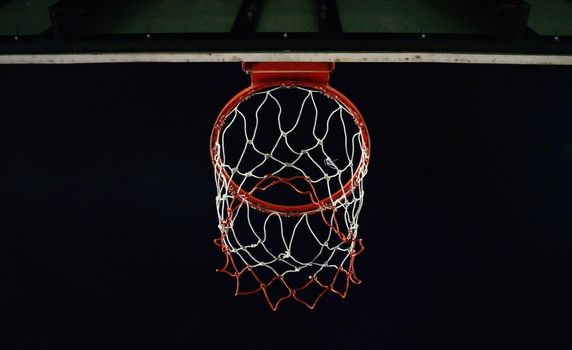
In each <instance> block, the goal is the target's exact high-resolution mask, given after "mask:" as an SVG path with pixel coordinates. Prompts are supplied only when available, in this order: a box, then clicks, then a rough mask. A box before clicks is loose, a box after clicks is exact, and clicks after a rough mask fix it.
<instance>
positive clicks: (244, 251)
mask: <svg viewBox="0 0 572 350" xmlns="http://www.w3.org/2000/svg"><path fill="white" fill-rule="evenodd" d="M333 68H334V64H333V63H278V62H274V63H270V62H265V63H243V69H244V70H245V71H246V72H247V73H248V74H250V75H251V86H250V87H248V88H246V89H245V90H243V91H241V92H240V93H238V94H237V95H236V96H235V97H233V98H232V99H231V100H230V101H229V102H228V103H227V104H226V106H224V108H223V109H222V111H221V112H220V114H219V116H218V118H217V120H216V122H215V125H214V127H213V132H212V135H211V159H212V162H213V166H214V171H215V181H216V185H217V197H216V204H217V212H218V218H219V229H220V232H221V235H220V237H219V238H217V239H216V240H215V244H216V245H217V246H219V247H220V248H221V249H222V252H223V253H224V254H225V257H226V264H225V265H224V267H223V268H221V269H220V270H218V271H221V272H224V273H226V274H228V275H230V276H232V277H233V278H235V279H236V294H237V295H242V294H253V293H258V292H261V293H263V294H264V296H265V297H266V300H267V302H268V304H269V305H270V307H271V308H272V309H273V310H276V309H277V308H278V306H279V305H280V303H281V302H282V301H284V300H286V299H290V298H291V299H294V300H296V301H299V302H300V303H302V304H304V305H305V306H307V307H309V308H311V309H313V308H314V307H315V305H316V303H317V302H318V301H319V300H320V298H321V297H322V296H323V295H324V294H325V293H327V292H328V291H330V292H333V293H335V294H337V295H339V296H341V297H342V298H343V297H345V296H346V294H347V291H348V288H349V285H350V282H351V283H355V284H359V283H360V280H359V279H358V278H357V277H356V275H355V271H354V260H355V257H356V256H357V255H359V254H360V253H361V252H362V250H363V246H362V242H361V239H358V238H357V233H358V217H359V213H360V211H361V207H362V203H363V198H364V190H363V180H364V177H365V175H366V173H367V167H368V162H369V157H370V143H369V136H368V132H367V128H366V125H365V122H364V120H363V118H362V116H361V114H360V112H359V111H358V109H357V108H356V107H355V106H354V105H353V103H352V102H351V101H350V100H349V99H348V98H347V97H345V96H344V95H342V94H341V93H340V92H338V91H337V90H335V89H333V88H332V87H330V86H329V74H330V72H331V71H332V70H333Z"/></svg>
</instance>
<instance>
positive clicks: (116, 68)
mask: <svg viewBox="0 0 572 350" xmlns="http://www.w3.org/2000/svg"><path fill="white" fill-rule="evenodd" d="M248 82H249V80H248V77H247V76H246V75H244V73H243V72H242V71H241V69H240V65H239V64H237V63H233V64H220V63H219V64H215V63H213V64H171V65H168V64H153V65H151V64H129V65H120V64H117V65H83V66H80V65H78V66H2V67H0V89H1V95H0V101H1V119H0V136H1V140H0V146H1V147H0V155H1V158H0V159H1V162H0V170H1V173H0V211H1V212H2V217H3V218H2V219H1V222H0V230H1V236H2V238H3V240H5V242H6V243H5V244H3V249H2V250H4V251H5V252H4V253H3V254H2V255H3V257H4V258H6V261H5V263H4V264H3V269H4V270H5V272H4V273H3V277H2V280H3V282H2V289H3V290H4V291H7V296H5V297H3V298H2V299H3V301H2V303H3V305H4V306H3V310H4V311H3V312H2V313H3V315H4V317H6V319H7V320H8V321H9V322H10V325H11V327H10V328H8V330H7V332H6V335H8V337H7V338H4V339H5V340H6V341H7V342H8V341H10V340H11V341H15V344H18V346H17V347H21V348H27V347H28V346H30V345H43V347H46V346H47V347H50V348H60V346H65V345H75V346H77V347H78V349H88V348H100V349H101V348H114V347H119V346H121V347H124V348H125V347H127V348H153V349H178V348H189V349H203V348H232V349H247V348H248V349H254V348H264V349H271V348H289V349H308V348H316V349H323V348H333V349H338V348H340V349H342V348H344V349H362V348H363V349H415V348H417V349H419V348H435V349H449V348H455V349H510V348H518V349H523V348H536V349H569V348H570V347H571V346H572V335H571V329H572V328H571V325H572V308H571V301H570V299H571V295H572V289H571V288H570V287H569V284H570V280H571V276H572V230H571V225H570V223H571V217H572V102H571V98H572V70H571V69H570V68H568V67H541V66H536V67H531V66H477V65H473V66H470V65H438V64H432V65H412V64H408V65H390V64H339V65H338V66H337V68H336V71H335V72H334V73H333V74H332V85H333V86H334V87H336V88H337V89H339V90H341V91H343V92H344V93H345V94H346V95H347V96H348V97H350V98H351V99H352V100H353V101H354V102H355V103H356V105H357V106H358V107H360V109H361V110H362V113H363V115H364V117H365V118H366V120H367V123H368V127H369V130H370V134H371V138H372V147H373V150H372V157H373V159H372V162H371V167H370V172H369V174H368V176H367V178H366V202H365V208H364V211H363V213H362V216H361V220H360V235H361V237H362V238H363V239H364V243H365V245H366V251H365V252H364V254H362V255H361V256H360V257H359V259H358V260H357V273H358V276H359V277H360V278H362V279H363V281H364V282H363V284H361V285H360V286H352V287H351V289H350V293H349V296H348V298H347V299H345V300H341V299H339V298H338V297H335V296H329V295H328V296H327V297H325V298H323V299H322V301H321V302H320V304H318V307H317V309H316V310H314V311H309V310H307V309H305V308H304V307H303V306H301V305H300V304H297V303H293V302H287V303H284V304H282V306H281V308H280V309H279V310H278V311H277V312H272V311H270V309H269V308H268V306H267V305H266V303H265V301H264V299H263V297H262V296H261V295H255V296H247V297H235V296H234V295H233V291H234V285H233V280H232V279H231V278H229V277H227V276H226V275H223V274H220V273H216V272H215V269H216V268H219V267H221V266H222V264H223V256H222V254H221V252H220V250H219V249H217V248H216V247H215V246H214V245H213V243H212V240H213V239H214V238H215V237H216V236H217V234H218V230H217V226H216V225H217V219H216V212H215V205H214V196H215V188H214V180H213V173H212V167H211V164H210V158H209V149H208V145H209V136H210V131H211V128H212V124H213V122H214V119H215V117H216V115H217V114H218V111H219V110H220V108H221V107H222V106H223V105H224V103H225V102H226V101H227V100H228V99H229V98H230V97H232V96H233V95H234V94H235V93H236V92H238V91H239V90H240V89H242V88H243V87H246V86H247V85H248ZM10 347H11V348H14V346H13V345H11V346H10ZM6 348H8V347H6Z"/></svg>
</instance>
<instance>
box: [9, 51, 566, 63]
mask: <svg viewBox="0 0 572 350" xmlns="http://www.w3.org/2000/svg"><path fill="white" fill-rule="evenodd" d="M245 61H250V62H258V61H267V62H272V61H289V62H301V61H305V62H364V63H367V62H372V63H466V64H531V65H572V56H570V55H524V54H519V55H514V54H472V53H427V52H406V53H405V52H379V53H371V52H368V53H359V52H347V53H346V52H336V53H318V52H315V53H312V52H280V53H269V52H249V53H236V52H235V53H209V52H200V53H187V52H185V53H183V52H181V53H161V52H159V53H154V52H148V53H144V52H143V53H90V54H22V55H0V64H84V63H137V62H141V63H143V62H150V63H152V62H173V63H176V62H181V63H184V62H245Z"/></svg>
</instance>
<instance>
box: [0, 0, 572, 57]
mask: <svg viewBox="0 0 572 350" xmlns="http://www.w3.org/2000/svg"><path fill="white" fill-rule="evenodd" d="M571 17H572V3H571V2H570V1H568V0H549V1H537V0H527V1H523V0H486V1H469V0H462V1H453V0H425V1H422V0H405V1H403V0H402V1H397V0H363V1H351V0H232V1H229V0H210V1H205V0H191V1H185V0H169V1H166V0H138V1H134V0H123V1H106V0H99V1H98V0H60V1H56V0H30V1H21V0H2V1H0V63H89V62H95V63H97V62H227V61H237V62H238V61H282V62H284V61H332V62H333V61H337V62H444V63H504V64H572V37H571V36H572V21H570V18H571Z"/></svg>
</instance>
